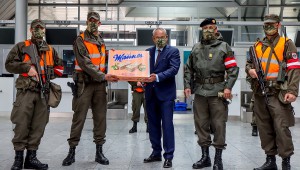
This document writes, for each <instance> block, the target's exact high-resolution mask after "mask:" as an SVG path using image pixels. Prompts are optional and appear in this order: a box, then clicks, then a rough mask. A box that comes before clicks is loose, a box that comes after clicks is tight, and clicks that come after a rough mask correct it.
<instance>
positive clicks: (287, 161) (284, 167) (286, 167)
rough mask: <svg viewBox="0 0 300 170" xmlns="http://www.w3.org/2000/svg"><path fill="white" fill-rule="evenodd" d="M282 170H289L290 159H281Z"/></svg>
mask: <svg viewBox="0 0 300 170" xmlns="http://www.w3.org/2000/svg"><path fill="white" fill-rule="evenodd" d="M281 166H282V170H291V163H290V157H287V158H283V159H282V165H281Z"/></svg>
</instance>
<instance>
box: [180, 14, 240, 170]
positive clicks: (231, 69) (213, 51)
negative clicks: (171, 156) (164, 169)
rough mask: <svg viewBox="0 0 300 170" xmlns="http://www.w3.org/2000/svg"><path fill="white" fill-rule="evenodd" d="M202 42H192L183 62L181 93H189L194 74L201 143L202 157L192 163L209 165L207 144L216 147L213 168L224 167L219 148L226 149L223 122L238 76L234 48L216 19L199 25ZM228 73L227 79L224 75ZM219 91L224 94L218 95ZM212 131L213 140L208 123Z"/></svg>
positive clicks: (203, 165)
mask: <svg viewBox="0 0 300 170" xmlns="http://www.w3.org/2000/svg"><path fill="white" fill-rule="evenodd" d="M200 27H202V33H203V36H202V39H201V42H199V43H197V44H195V45H194V47H193V49H192V52H191V55H190V56H189V59H188V61H187V63H186V65H185V73H184V92H185V95H186V97H190V95H191V84H190V82H191V78H192V77H193V75H195V80H194V81H193V83H194V90H193V91H194V93H195V99H194V104H193V109H194V119H195V126H196V131H197V135H198V138H199V140H198V144H199V145H200V146H201V150H202V158H201V159H200V160H199V161H198V162H196V163H194V164H193V168H194V169H200V168H204V167H209V166H211V160H210V156H209V146H210V145H213V146H214V147H215V148H216V154H215V160H214V166H213V169H214V170H216V169H218V170H221V169H223V163H222V151H223V149H225V146H226V143H225V137H226V122H227V119H228V103H227V102H226V99H230V98H231V97H232V94H231V89H232V87H233V85H234V83H235V81H236V79H237V77H238V72H239V68H238V67H237V64H236V61H235V58H234V55H233V51H232V50H231V48H230V46H229V45H228V44H227V43H226V42H224V41H223V38H222V36H221V34H220V33H219V32H218V31H217V25H216V20H215V19H214V18H206V19H205V20H204V21H203V22H202V23H201V24H200ZM226 73H227V76H226V79H225V74H226ZM219 92H222V93H223V97H218V93H219ZM211 124H212V127H213V130H214V139H213V142H212V140H211V136H210V125H211Z"/></svg>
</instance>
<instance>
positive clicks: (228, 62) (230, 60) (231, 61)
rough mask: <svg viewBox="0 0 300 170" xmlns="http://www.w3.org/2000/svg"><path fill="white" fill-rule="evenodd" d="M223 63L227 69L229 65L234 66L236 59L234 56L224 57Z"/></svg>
mask: <svg viewBox="0 0 300 170" xmlns="http://www.w3.org/2000/svg"><path fill="white" fill-rule="evenodd" d="M224 65H225V68H226V69H229V68H231V67H236V66H237V64H236V61H235V58H234V57H226V58H225V61H224Z"/></svg>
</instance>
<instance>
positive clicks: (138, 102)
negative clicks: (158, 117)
mask: <svg viewBox="0 0 300 170" xmlns="http://www.w3.org/2000/svg"><path fill="white" fill-rule="evenodd" d="M142 105H143V107H144V112H145V113H144V121H145V123H147V122H148V118H147V111H146V107H145V105H146V102H145V94H144V93H139V92H136V91H134V92H133V93H132V112H133V114H132V118H131V120H132V121H133V122H139V121H140V115H141V106H142Z"/></svg>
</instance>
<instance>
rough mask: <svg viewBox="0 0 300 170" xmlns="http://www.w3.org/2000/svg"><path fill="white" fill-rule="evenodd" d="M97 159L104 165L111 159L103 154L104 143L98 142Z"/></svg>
mask: <svg viewBox="0 0 300 170" xmlns="http://www.w3.org/2000/svg"><path fill="white" fill-rule="evenodd" d="M95 161H96V162H98V163H99V164H102V165H108V164H109V161H108V159H107V158H106V157H105V156H104V155H103V151H102V145H99V144H97V145H96V157H95Z"/></svg>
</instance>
